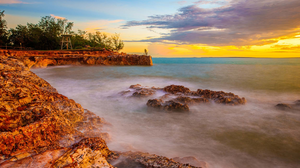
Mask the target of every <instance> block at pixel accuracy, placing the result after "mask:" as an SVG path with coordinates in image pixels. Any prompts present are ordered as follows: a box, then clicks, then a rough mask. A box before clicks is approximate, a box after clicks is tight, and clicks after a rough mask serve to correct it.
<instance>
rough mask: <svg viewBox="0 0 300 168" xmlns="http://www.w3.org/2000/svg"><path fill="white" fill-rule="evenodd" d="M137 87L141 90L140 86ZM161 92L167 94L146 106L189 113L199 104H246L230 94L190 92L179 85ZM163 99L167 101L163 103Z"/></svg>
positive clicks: (150, 101)
mask: <svg viewBox="0 0 300 168" xmlns="http://www.w3.org/2000/svg"><path fill="white" fill-rule="evenodd" d="M132 86H133V85H132ZM138 87H139V88H141V86H140V85H139V86H138ZM163 91H165V92H167V93H166V94H165V95H163V96H160V97H159V99H150V100H148V102H147V106H148V107H154V108H158V109H164V110H169V111H176V110H177V111H189V105H195V104H200V103H209V102H215V103H220V104H226V105H240V104H245V103H246V99H245V98H243V97H242V98H240V97H239V96H238V95H235V94H233V93H230V92H229V93H226V92H223V91H212V90H202V89H198V90H197V91H190V89H189V88H186V87H184V86H180V85H170V86H166V87H164V89H163ZM174 97H175V98H174ZM170 98H171V99H170ZM172 98H173V99H172ZM163 99H164V100H165V99H168V100H167V101H166V102H164V101H163Z"/></svg>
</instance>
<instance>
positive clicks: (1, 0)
mask: <svg viewBox="0 0 300 168" xmlns="http://www.w3.org/2000/svg"><path fill="white" fill-rule="evenodd" d="M0 4H26V3H25V2H22V1H20V0H0Z"/></svg>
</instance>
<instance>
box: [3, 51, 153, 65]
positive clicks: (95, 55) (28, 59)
mask: <svg viewBox="0 0 300 168" xmlns="http://www.w3.org/2000/svg"><path fill="white" fill-rule="evenodd" d="M0 55H3V56H8V57H14V58H17V59H19V60H21V61H22V62H23V63H24V65H25V66H27V67H29V68H30V67H47V66H55V65H146V66H151V65H153V63H152V57H151V56H146V55H134V54H126V53H118V52H112V51H107V50H102V51H89V50H88V51H63V50H58V51H36V50H32V51H31V50H28V51H26V50H0Z"/></svg>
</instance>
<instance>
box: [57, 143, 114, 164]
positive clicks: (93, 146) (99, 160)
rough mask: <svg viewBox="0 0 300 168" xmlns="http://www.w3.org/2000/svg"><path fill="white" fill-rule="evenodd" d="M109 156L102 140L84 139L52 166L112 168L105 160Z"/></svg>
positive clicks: (108, 151)
mask: <svg viewBox="0 0 300 168" xmlns="http://www.w3.org/2000/svg"><path fill="white" fill-rule="evenodd" d="M109 154H110V150H109V149H108V148H107V146H106V143H105V141H104V140H103V139H101V138H99V137H95V138H86V139H83V140H81V141H80V142H78V143H76V144H74V145H73V146H72V148H71V149H69V150H68V151H67V152H66V153H64V155H62V156H61V157H60V158H58V159H57V160H56V161H55V163H54V164H53V165H52V166H53V167H107V168H113V166H111V165H110V164H109V163H108V162H107V160H106V158H107V157H108V155H109Z"/></svg>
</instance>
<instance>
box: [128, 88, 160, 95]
mask: <svg viewBox="0 0 300 168" xmlns="http://www.w3.org/2000/svg"><path fill="white" fill-rule="evenodd" d="M154 93H155V91H154V90H152V89H147V88H142V89H140V90H138V91H136V92H134V93H133V94H132V96H134V97H146V96H151V95H153V94H154Z"/></svg>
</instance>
